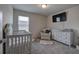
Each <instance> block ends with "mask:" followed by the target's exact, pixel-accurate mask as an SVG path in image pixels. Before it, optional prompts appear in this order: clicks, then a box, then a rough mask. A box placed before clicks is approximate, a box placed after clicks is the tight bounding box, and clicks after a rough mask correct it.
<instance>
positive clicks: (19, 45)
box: [6, 34, 32, 54]
mask: <svg viewBox="0 0 79 59" xmlns="http://www.w3.org/2000/svg"><path fill="white" fill-rule="evenodd" d="M31 39H32V38H31V35H27V34H25V35H10V36H8V37H7V42H6V50H7V51H6V52H7V53H20V54H22V53H25V52H26V48H27V49H28V52H29V53H31ZM10 40H11V42H10ZM9 43H11V46H9ZM9 47H10V48H9Z"/></svg>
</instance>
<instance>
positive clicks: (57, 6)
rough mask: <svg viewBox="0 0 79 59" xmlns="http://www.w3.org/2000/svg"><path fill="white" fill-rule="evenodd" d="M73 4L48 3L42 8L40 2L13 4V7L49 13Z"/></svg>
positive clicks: (44, 13) (42, 13) (43, 13)
mask: <svg viewBox="0 0 79 59" xmlns="http://www.w3.org/2000/svg"><path fill="white" fill-rule="evenodd" d="M75 6H77V4H48V5H47V8H42V7H41V4H14V5H13V8H14V9H18V10H22V11H27V12H32V13H37V14H41V15H50V14H53V13H55V12H59V11H61V10H65V9H68V8H72V7H75Z"/></svg>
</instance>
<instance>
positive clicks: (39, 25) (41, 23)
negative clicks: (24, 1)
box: [13, 9, 47, 38]
mask: <svg viewBox="0 0 79 59" xmlns="http://www.w3.org/2000/svg"><path fill="white" fill-rule="evenodd" d="M13 14H14V17H13V23H14V25H13V28H14V29H13V30H14V31H15V30H18V16H28V17H30V18H29V19H30V26H29V29H30V31H31V33H32V36H33V38H36V37H38V36H39V32H40V31H41V30H42V29H43V28H44V27H46V21H47V17H46V16H43V15H39V14H34V13H30V12H24V11H20V10H15V9H14V12H13Z"/></svg>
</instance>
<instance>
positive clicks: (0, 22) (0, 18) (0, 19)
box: [0, 12, 2, 54]
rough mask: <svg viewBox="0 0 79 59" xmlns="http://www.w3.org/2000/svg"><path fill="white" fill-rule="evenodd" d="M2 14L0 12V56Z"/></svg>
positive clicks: (0, 50)
mask: <svg viewBox="0 0 79 59" xmlns="http://www.w3.org/2000/svg"><path fill="white" fill-rule="evenodd" d="M1 41H2V12H0V54H2V43H1Z"/></svg>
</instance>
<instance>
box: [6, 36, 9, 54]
mask: <svg viewBox="0 0 79 59" xmlns="http://www.w3.org/2000/svg"><path fill="white" fill-rule="evenodd" d="M8 48H9V38H8V37H7V40H6V53H8V51H9V49H8Z"/></svg>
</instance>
